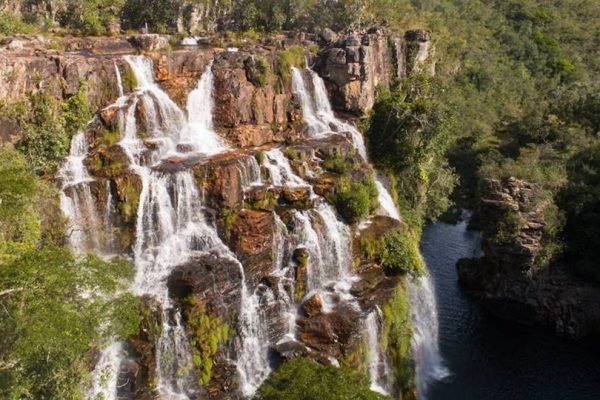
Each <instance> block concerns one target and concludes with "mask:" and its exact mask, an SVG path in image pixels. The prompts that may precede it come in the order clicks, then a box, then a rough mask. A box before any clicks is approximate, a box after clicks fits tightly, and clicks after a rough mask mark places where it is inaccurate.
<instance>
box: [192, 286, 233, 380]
mask: <svg viewBox="0 0 600 400" xmlns="http://www.w3.org/2000/svg"><path fill="white" fill-rule="evenodd" d="M185 301H186V303H187V308H186V329H187V330H188V337H189V341H190V345H191V347H192V360H193V362H194V366H195V367H196V368H198V369H199V370H200V378H199V382H198V384H200V385H206V384H207V383H208V382H210V380H211V378H212V368H213V365H214V357H215V355H216V353H217V350H218V349H219V346H221V345H223V344H225V343H226V342H227V340H228V338H229V326H228V325H227V324H226V323H223V322H222V321H221V320H220V319H219V318H218V317H214V316H211V315H210V314H209V313H208V312H207V311H206V308H205V307H204V304H203V303H202V302H201V301H199V300H198V299H197V298H196V297H194V296H193V295H192V296H189V297H188V298H187V299H186V300H185Z"/></svg>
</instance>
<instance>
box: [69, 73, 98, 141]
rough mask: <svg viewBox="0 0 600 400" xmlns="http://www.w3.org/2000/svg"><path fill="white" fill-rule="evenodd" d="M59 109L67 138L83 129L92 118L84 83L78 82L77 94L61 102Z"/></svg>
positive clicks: (92, 112)
mask: <svg viewBox="0 0 600 400" xmlns="http://www.w3.org/2000/svg"><path fill="white" fill-rule="evenodd" d="M61 109H62V125H63V126H64V128H65V132H66V133H67V135H69V137H71V136H73V135H75V134H76V133H77V132H78V131H79V130H81V129H83V128H85V126H86V125H87V123H88V121H89V120H90V119H91V118H92V115H94V111H93V108H92V105H91V104H90V100H89V98H88V87H87V83H86V82H85V81H83V80H81V81H79V89H78V90H77V93H75V94H74V95H73V96H71V97H69V98H68V99H67V100H66V101H65V102H63V103H62V104H61Z"/></svg>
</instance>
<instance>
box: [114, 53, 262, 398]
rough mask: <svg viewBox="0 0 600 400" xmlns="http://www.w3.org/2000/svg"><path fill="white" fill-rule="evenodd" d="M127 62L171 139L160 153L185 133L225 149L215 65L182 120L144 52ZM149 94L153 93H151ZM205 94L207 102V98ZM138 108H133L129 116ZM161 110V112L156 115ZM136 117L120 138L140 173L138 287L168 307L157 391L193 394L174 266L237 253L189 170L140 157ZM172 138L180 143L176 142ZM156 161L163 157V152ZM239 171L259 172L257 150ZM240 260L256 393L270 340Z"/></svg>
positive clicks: (245, 382)
mask: <svg viewBox="0 0 600 400" xmlns="http://www.w3.org/2000/svg"><path fill="white" fill-rule="evenodd" d="M127 61H128V62H129V63H130V65H131V67H132V69H133V71H134V73H135V75H136V77H137V79H138V83H139V85H140V87H139V88H138V91H141V92H142V93H143V94H142V97H141V100H142V102H143V103H144V105H145V106H146V113H147V114H150V116H149V117H147V121H146V123H147V124H149V125H150V126H148V127H147V129H148V131H150V130H151V129H152V128H153V127H155V124H157V123H158V122H162V123H163V126H162V127H161V129H160V132H161V134H164V135H167V136H166V137H162V138H161V140H160V142H159V143H165V144H166V145H164V146H163V145H162V144H159V150H158V153H159V154H158V155H159V156H162V157H164V156H167V155H169V154H170V152H171V151H172V149H173V148H177V146H178V145H180V144H181V142H180V141H179V140H181V139H183V140H184V141H190V142H191V144H192V145H193V149H192V150H194V151H203V152H207V153H214V152H217V151H221V150H223V149H224V148H225V146H224V144H223V142H222V141H221V140H216V139H215V137H217V135H216V134H215V133H214V131H213V130H212V70H211V68H210V66H209V67H207V69H206V71H205V73H204V74H203V77H202V79H201V80H200V83H199V84H198V87H197V89H196V90H194V91H193V92H192V93H191V94H190V97H191V98H190V99H188V116H189V118H188V124H187V126H183V125H182V124H180V122H179V121H178V119H179V113H178V112H175V111H173V110H171V108H172V107H173V106H174V103H172V102H171V101H170V100H169V101H165V103H164V104H163V102H162V100H163V99H165V97H166V98H168V96H166V94H164V93H163V92H162V91H161V90H160V89H159V88H158V86H156V85H155V84H154V82H153V81H151V69H150V67H151V64H149V63H148V62H146V61H143V59H142V58H141V57H136V58H133V57H130V58H128V59H127ZM148 69H150V71H149V70H148ZM147 97H151V98H153V99H150V100H149V99H147ZM203 97H204V101H205V102H206V104H203V103H202V100H203ZM153 103H156V104H155V107H153V109H158V110H159V111H158V112H156V113H154V114H152V113H151V112H149V111H148V104H153ZM134 115H135V114H134V113H133V112H132V113H129V116H128V117H134ZM159 115H160V116H161V118H158V116H159ZM164 116H171V117H173V118H175V121H169V120H165V118H164ZM130 122H131V121H127V124H126V126H127V127H129V128H128V129H127V128H126V132H125V135H124V138H123V141H122V142H121V144H122V145H123V146H124V147H125V148H126V149H127V153H128V154H131V155H132V157H131V160H132V161H133V162H134V164H135V165H134V170H135V171H136V172H137V173H138V174H139V175H140V177H141V178H142V193H141V195H140V204H139V209H138V220H137V228H136V231H137V234H136V244H135V250H134V253H135V263H136V267H137V274H136V279H135V283H134V292H136V293H138V294H151V295H153V296H154V297H155V298H157V299H158V300H159V301H160V302H161V305H162V309H163V310H164V313H163V314H164V315H163V319H164V328H163V333H162V335H161V338H160V340H159V351H158V354H157V364H158V371H157V372H158V374H157V376H158V381H159V382H158V390H159V392H160V393H161V397H162V398H169V399H170V398H173V397H175V398H188V396H189V395H191V394H193V393H192V392H191V390H190V389H189V382H188V379H187V377H186V376H185V374H183V373H182V371H185V370H189V366H190V365H191V364H190V363H191V360H190V351H189V345H188V343H187V338H186V337H185V331H184V329H183V326H182V324H181V316H180V314H179V312H177V311H176V312H175V316H174V318H169V313H168V310H170V309H171V308H172V305H171V304H170V300H169V297H168V291H167V288H166V279H167V278H168V276H169V274H170V273H171V271H172V268H173V267H175V266H177V265H180V264H182V263H183V262H185V261H187V260H188V259H189V258H190V257H191V256H192V255H193V253H194V252H196V251H203V252H207V251H210V252H216V253H217V254H218V255H219V256H220V257H226V258H228V259H231V260H235V258H234V256H233V255H232V254H231V252H230V251H229V250H228V249H227V247H226V246H225V245H224V244H223V243H222V242H221V241H220V239H219V237H218V234H217V232H216V230H215V229H214V227H212V226H210V225H209V224H208V223H207V222H206V221H205V218H204V213H203V211H202V207H201V197H200V194H199V193H198V191H197V189H196V184H195V182H194V178H193V175H192V173H191V172H189V171H183V172H178V173H176V174H172V175H164V174H161V173H159V172H156V171H152V170H151V169H150V168H148V167H146V166H144V165H141V164H139V160H140V157H139V153H140V145H139V140H136V138H134V134H135V132H134V130H135V123H130ZM175 126H179V127H180V129H183V132H184V133H183V134H182V135H181V136H178V132H172V131H171V128H172V127H175ZM155 137H156V136H155ZM171 143H173V144H174V146H171ZM152 160H156V162H158V161H160V159H157V158H152ZM240 171H241V173H242V172H243V174H242V175H243V176H242V178H243V179H242V180H244V179H246V180H248V183H252V182H253V181H255V180H256V179H259V178H260V169H259V168H257V163H256V160H254V159H253V158H252V157H248V161H247V165H246V163H242V164H241V165H240ZM256 171H258V177H257V176H256V175H257V172H256ZM235 262H236V263H237V264H238V265H239V267H240V273H241V276H242V285H241V293H240V297H241V299H240V314H239V315H240V317H239V323H240V326H239V327H238V328H239V330H240V331H239V334H240V338H241V345H240V350H239V356H238V360H237V368H238V373H239V377H240V390H241V392H242V393H243V394H244V395H245V396H250V395H252V394H253V393H254V391H255V390H256V389H257V388H258V386H259V385H260V383H262V381H263V380H264V379H266V377H267V376H268V374H269V372H270V370H269V366H268V363H267V359H266V357H267V349H266V348H265V346H266V345H267V342H266V341H265V340H264V339H265V337H266V334H265V333H264V329H263V325H264V324H262V321H260V318H259V313H258V307H259V305H258V298H257V296H256V295H255V294H250V293H249V290H248V288H247V286H246V282H245V277H244V270H243V267H242V265H241V264H239V262H238V261H237V260H235ZM172 319H174V322H173V321H171V320H172Z"/></svg>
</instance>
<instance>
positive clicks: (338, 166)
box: [323, 153, 354, 175]
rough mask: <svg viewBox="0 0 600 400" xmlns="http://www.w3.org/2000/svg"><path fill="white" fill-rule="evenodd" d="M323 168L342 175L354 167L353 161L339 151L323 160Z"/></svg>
mask: <svg viewBox="0 0 600 400" xmlns="http://www.w3.org/2000/svg"><path fill="white" fill-rule="evenodd" d="M323 168H325V169H326V170H327V171H330V172H333V173H336V174H340V175H344V174H347V173H349V172H351V171H352V170H353V169H354V161H353V160H352V158H351V157H347V156H345V155H343V154H341V153H335V154H333V155H331V156H329V157H327V158H326V159H325V160H323Z"/></svg>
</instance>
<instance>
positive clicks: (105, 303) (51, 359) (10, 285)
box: [0, 248, 139, 399]
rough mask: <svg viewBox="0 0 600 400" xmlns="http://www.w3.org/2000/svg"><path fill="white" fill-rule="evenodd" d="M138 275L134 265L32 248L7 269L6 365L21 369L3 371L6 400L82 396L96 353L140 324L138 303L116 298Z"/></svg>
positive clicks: (0, 283)
mask: <svg viewBox="0 0 600 400" xmlns="http://www.w3.org/2000/svg"><path fill="white" fill-rule="evenodd" d="M133 272H134V271H133V269H132V268H131V266H130V265H129V264H128V263H123V262H113V263H110V264H108V263H105V262H103V261H102V260H100V259H98V258H96V257H83V258H81V257H73V256H72V255H71V254H69V253H68V252H67V251H66V250H64V249H60V248H45V249H41V250H40V249H36V248H33V249H30V250H25V251H22V252H20V254H18V255H17V256H16V257H15V258H14V259H13V260H11V261H9V262H6V263H2V264H0V293H3V295H2V305H3V310H4V311H5V315H4V317H3V319H2V324H0V349H1V350H2V351H0V365H9V366H11V365H14V366H18V367H13V368H8V369H6V368H2V369H1V371H0V378H1V379H0V394H1V397H2V398H15V399H16V398H36V399H44V398H45V399H50V398H52V399H73V398H80V397H82V393H83V391H84V389H85V386H86V385H87V383H88V382H87V376H88V373H89V364H88V363H89V358H88V357H89V354H90V352H91V351H92V350H93V349H94V348H101V347H103V346H105V345H106V342H105V341H104V340H103V338H104V337H106V338H112V337H117V338H118V339H121V340H122V339H123V338H124V337H126V336H128V335H130V334H132V333H133V332H134V331H135V328H136V326H137V324H138V322H139V319H138V317H137V310H138V301H137V299H135V298H133V297H132V296H131V295H124V296H119V297H113V296H115V295H116V293H117V292H119V291H121V290H123V289H125V288H126V286H127V283H126V281H127V280H129V279H131V278H132V277H133ZM82 292H85V293H88V296H82V295H81V293H82Z"/></svg>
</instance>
